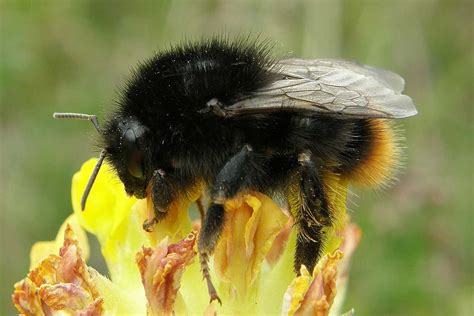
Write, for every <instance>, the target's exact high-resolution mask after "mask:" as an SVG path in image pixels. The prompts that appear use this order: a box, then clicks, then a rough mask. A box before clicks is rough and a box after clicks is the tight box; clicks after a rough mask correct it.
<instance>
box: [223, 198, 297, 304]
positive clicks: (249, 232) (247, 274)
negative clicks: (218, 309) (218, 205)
mask: <svg viewBox="0 0 474 316" xmlns="http://www.w3.org/2000/svg"><path fill="white" fill-rule="evenodd" d="M225 209H226V226H225V228H224V231H223V233H222V236H221V239H220V242H219V243H218V245H217V247H216V250H215V253H214V268H215V270H216V272H217V273H218V275H219V278H220V279H221V281H222V284H221V286H220V288H219V290H220V293H221V295H229V299H228V301H227V302H226V304H228V305H229V306H232V308H234V312H241V313H245V312H250V310H249V308H254V305H255V304H242V302H246V301H248V300H249V299H250V297H252V296H253V297H254V300H255V298H256V291H257V287H258V286H257V285H258V282H256V281H257V279H258V276H259V274H260V269H261V266H262V263H263V261H264V259H265V257H266V255H267V254H268V252H269V251H270V249H271V247H272V244H273V241H274V240H275V238H276V236H277V235H278V234H279V232H280V231H281V229H282V227H283V226H284V225H285V224H286V223H287V222H288V216H287V215H286V214H285V213H283V212H282V211H281V209H280V208H279V207H278V206H277V205H276V204H275V203H274V202H273V201H272V200H271V199H270V198H269V197H267V196H265V195H263V194H260V193H255V194H251V195H250V194H248V195H244V196H242V197H240V198H236V199H234V200H232V201H229V202H227V203H226V205H225ZM223 311H224V312H225V310H223Z"/></svg>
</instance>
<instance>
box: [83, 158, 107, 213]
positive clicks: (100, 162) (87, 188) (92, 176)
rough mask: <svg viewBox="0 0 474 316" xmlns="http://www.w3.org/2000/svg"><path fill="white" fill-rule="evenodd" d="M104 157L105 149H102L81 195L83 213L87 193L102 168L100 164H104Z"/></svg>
mask: <svg viewBox="0 0 474 316" xmlns="http://www.w3.org/2000/svg"><path fill="white" fill-rule="evenodd" d="M106 155H107V151H106V150H105V149H102V151H101V152H100V156H99V160H97V163H96V164H95V167H94V170H92V174H91V177H90V178H89V182H87V185H86V188H85V189H84V193H82V198H81V209H82V210H83V211H84V209H85V208H86V202H87V197H88V196H89V193H90V192H91V189H92V185H93V184H94V181H95V178H97V174H98V173H99V170H100V167H101V166H102V163H103V162H104V159H105V156H106Z"/></svg>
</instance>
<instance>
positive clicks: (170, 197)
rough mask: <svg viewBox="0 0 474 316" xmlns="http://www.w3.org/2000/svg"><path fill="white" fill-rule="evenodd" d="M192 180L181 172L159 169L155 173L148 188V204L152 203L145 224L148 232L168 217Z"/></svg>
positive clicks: (144, 227)
mask: <svg viewBox="0 0 474 316" xmlns="http://www.w3.org/2000/svg"><path fill="white" fill-rule="evenodd" d="M191 183H192V180H191V179H190V178H189V177H186V176H184V175H182V174H181V173H180V172H179V170H177V169H174V170H171V171H164V170H163V169H157V170H155V171H154V172H153V175H152V177H151V179H150V182H149V184H148V187H147V198H148V199H149V200H148V203H151V205H150V207H148V209H149V211H148V212H149V214H148V219H147V220H146V221H145V222H144V223H143V229H144V230H146V231H147V232H150V231H152V230H153V226H154V225H155V224H156V223H158V222H159V221H160V220H162V219H163V218H165V217H166V214H167V211H168V209H169V207H170V205H171V203H172V202H173V201H175V199H176V198H177V197H178V196H179V195H180V194H182V193H183V191H184V190H186V188H188V187H189V186H190V184H191Z"/></svg>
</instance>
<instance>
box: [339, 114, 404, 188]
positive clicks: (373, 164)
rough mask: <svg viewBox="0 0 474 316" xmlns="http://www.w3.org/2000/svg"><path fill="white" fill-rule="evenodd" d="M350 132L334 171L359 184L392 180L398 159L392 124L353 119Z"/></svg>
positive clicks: (397, 137) (366, 184)
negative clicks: (341, 158)
mask: <svg viewBox="0 0 474 316" xmlns="http://www.w3.org/2000/svg"><path fill="white" fill-rule="evenodd" d="M351 134H352V135H351V137H350V141H349V142H348V143H347V146H346V149H345V151H344V152H343V154H342V157H343V163H342V164H341V166H340V167H339V170H338V171H339V172H340V173H341V174H343V175H344V176H346V177H347V178H348V179H349V180H350V181H351V182H353V183H355V184H358V185H363V186H375V185H381V184H382V185H383V184H386V183H387V182H389V181H390V180H391V179H393V177H394V175H395V171H396V169H397V168H396V167H397V166H398V163H399V159H400V146H399V138H400V136H399V133H398V131H397V130H396V129H395V128H394V124H393V123H392V122H391V121H389V120H385V119H361V120H356V121H355V122H354V128H353V131H352V133H351Z"/></svg>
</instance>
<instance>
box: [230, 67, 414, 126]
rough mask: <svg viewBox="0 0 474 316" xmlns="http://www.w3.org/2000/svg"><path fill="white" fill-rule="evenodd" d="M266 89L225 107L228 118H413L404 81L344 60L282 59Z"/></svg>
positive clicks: (392, 75) (392, 74)
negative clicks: (285, 114)
mask: <svg viewBox="0 0 474 316" xmlns="http://www.w3.org/2000/svg"><path fill="white" fill-rule="evenodd" d="M275 70H276V71H278V73H279V74H281V77H280V79H278V80H276V81H275V82H273V83H272V84H270V85H269V86H267V87H266V88H264V89H261V90H258V91H256V92H255V93H254V94H252V95H251V96H248V97H247V98H245V99H242V100H240V101H238V102H237V103H234V104H232V105H230V106H228V107H226V108H225V112H226V115H230V116H233V115H240V114H245V113H265V112H276V111H312V112H319V113H326V114H332V115H335V114H336V115H341V116H348V117H380V118H403V117H408V116H412V115H415V114H416V113H417V111H416V108H415V105H414V104H413V101H412V99H411V98H410V97H408V96H406V95H404V94H402V93H401V92H402V90H403V87H404V80H403V78H401V77H400V76H399V75H397V74H395V73H392V72H390V71H387V70H383V69H377V68H374V67H370V66H365V65H359V64H356V63H353V62H350V61H344V60H330V59H317V60H303V59H286V60H281V61H279V62H278V63H277V64H276V65H275Z"/></svg>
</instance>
